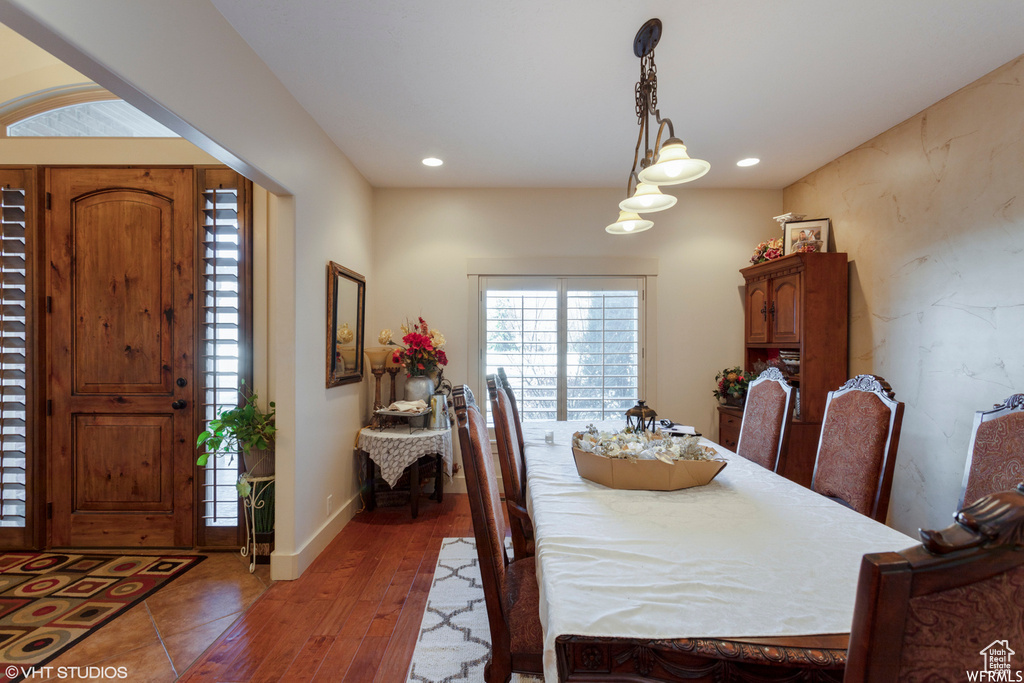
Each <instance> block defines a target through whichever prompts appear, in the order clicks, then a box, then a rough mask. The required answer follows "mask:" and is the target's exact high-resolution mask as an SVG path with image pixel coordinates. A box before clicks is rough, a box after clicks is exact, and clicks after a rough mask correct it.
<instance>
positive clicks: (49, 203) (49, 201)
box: [46, 192, 53, 211]
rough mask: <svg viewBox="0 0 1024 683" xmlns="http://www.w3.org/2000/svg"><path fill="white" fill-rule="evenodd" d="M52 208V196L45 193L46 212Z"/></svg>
mask: <svg viewBox="0 0 1024 683" xmlns="http://www.w3.org/2000/svg"><path fill="white" fill-rule="evenodd" d="M52 208H53V195H52V194H50V193H49V192H47V193H46V210H47V211H49V210H50V209H52Z"/></svg>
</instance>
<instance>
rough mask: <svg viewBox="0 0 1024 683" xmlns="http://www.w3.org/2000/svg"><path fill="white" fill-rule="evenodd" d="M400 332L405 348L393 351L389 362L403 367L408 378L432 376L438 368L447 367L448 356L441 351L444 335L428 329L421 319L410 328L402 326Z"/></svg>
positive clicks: (444, 341)
mask: <svg viewBox="0 0 1024 683" xmlns="http://www.w3.org/2000/svg"><path fill="white" fill-rule="evenodd" d="M402 332H404V333H405V335H404V336H403V337H402V342H403V343H404V344H405V346H404V347H401V348H399V349H398V350H397V351H395V353H394V354H393V356H392V359H391V360H392V362H394V363H401V364H402V365H404V366H405V370H406V372H407V373H408V376H409V377H424V376H427V375H434V374H436V373H437V369H438V366H442V365H448V356H447V355H445V352H444V350H443V349H442V347H443V346H444V345H445V343H446V340H445V338H444V335H443V334H441V333H440V332H439V331H437V330H432V329H430V327H428V326H427V322H426V321H425V320H424V319H423V318H420V319H419V322H418V323H416V324H414V325H412V327H410V326H409V325H408V324H405V325H402Z"/></svg>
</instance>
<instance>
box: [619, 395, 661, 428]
mask: <svg viewBox="0 0 1024 683" xmlns="http://www.w3.org/2000/svg"><path fill="white" fill-rule="evenodd" d="M657 417H658V414H657V413H656V412H654V408H651V407H650V406H648V405H647V403H646V402H645V401H637V402H636V405H635V406H633V407H632V408H630V409H629V410H627V411H626V427H628V428H630V429H632V430H633V431H634V432H653V431H654V420H655V418H657Z"/></svg>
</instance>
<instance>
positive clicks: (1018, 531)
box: [843, 484, 1024, 683]
mask: <svg viewBox="0 0 1024 683" xmlns="http://www.w3.org/2000/svg"><path fill="white" fill-rule="evenodd" d="M921 538H922V540H923V544H922V545H920V546H915V547H913V548H909V549H907V550H903V551H900V552H896V553H893V552H890V553H877V554H870V555H865V556H864V559H863V561H862V563H861V570H860V580H859V582H858V585H857V600H856V606H855V607H854V615H853V626H852V629H851V632H850V647H849V650H848V659H847V664H846V675H845V678H844V679H843V680H844V681H845V682H846V683H868V682H869V681H870V683H890V682H892V683H895V681H963V680H968V672H971V671H975V672H977V671H979V670H982V671H983V670H985V669H986V664H988V663H992V662H996V661H998V660H999V659H1000V658H1005V657H1006V656H1007V652H1006V650H1007V649H1012V650H1014V651H1017V652H1019V651H1020V648H1021V647H1024V618H1022V616H1021V615H1024V484H1022V485H1020V486H1018V487H1017V488H1016V489H1014V490H1009V491H1004V492H1002V493H996V494H992V495H990V496H985V497H983V498H981V499H979V500H978V501H976V502H975V503H974V504H972V505H969V506H968V507H966V508H964V509H963V510H962V511H961V512H959V513H958V514H957V516H956V523H955V524H954V525H953V526H951V527H949V528H947V529H944V530H942V531H922V532H921ZM1009 659H1010V661H1011V662H1012V664H1011V667H1012V669H1011V670H1013V671H1016V670H1017V668H1016V667H1017V666H1018V664H1019V662H1020V655H1019V654H1014V655H1011V656H1010V657H1009ZM1010 675H1011V676H1013V674H1012V673H1011V674H1010ZM972 680H974V679H972ZM977 680H985V679H983V678H977ZM988 680H997V679H995V678H990V679H988ZM1009 680H1013V679H1012V678H1011V679H1009Z"/></svg>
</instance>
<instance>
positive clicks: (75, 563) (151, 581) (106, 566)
mask: <svg viewBox="0 0 1024 683" xmlns="http://www.w3.org/2000/svg"><path fill="white" fill-rule="evenodd" d="M204 559H206V558H205V556H203V555H165V556H160V555H129V556H118V555H72V554H67V553H34V552H11V553H2V554H0V673H2V674H3V675H0V683H6V682H8V681H20V680H22V679H24V678H28V679H29V680H31V679H32V678H33V672H35V676H34V677H35V678H42V679H46V678H50V677H51V675H57V674H58V673H59V672H57V671H54V672H49V675H43V673H44V672H45V670H40V667H42V666H43V665H45V664H46V662H48V661H50V660H52V659H53V658H54V657H56V656H57V655H59V654H60V653H61V652H64V651H65V650H67V649H68V648H69V647H71V646H72V645H74V644H75V643H77V642H78V641H80V640H81V639H82V638H85V637H86V636H88V635H89V634H90V633H92V632H93V631H96V630H97V629H99V628H100V627H101V626H103V625H104V624H106V623H108V622H110V621H111V620H113V619H114V618H115V617H116V616H117V615H118V614H121V613H123V612H124V611H125V610H127V609H128V608H130V607H131V606H132V605H134V604H136V603H137V602H139V601H140V600H143V599H144V598H146V597H147V596H149V595H151V594H152V593H153V592H154V591H156V590H157V589H158V588H160V587H162V586H165V585H167V584H168V583H169V582H170V581H172V580H174V579H175V578H177V577H179V576H181V575H182V574H184V573H185V572H186V571H188V570H189V569H191V568H192V567H194V566H196V565H197V564H199V563H200V562H201V561H203V560H204Z"/></svg>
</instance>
